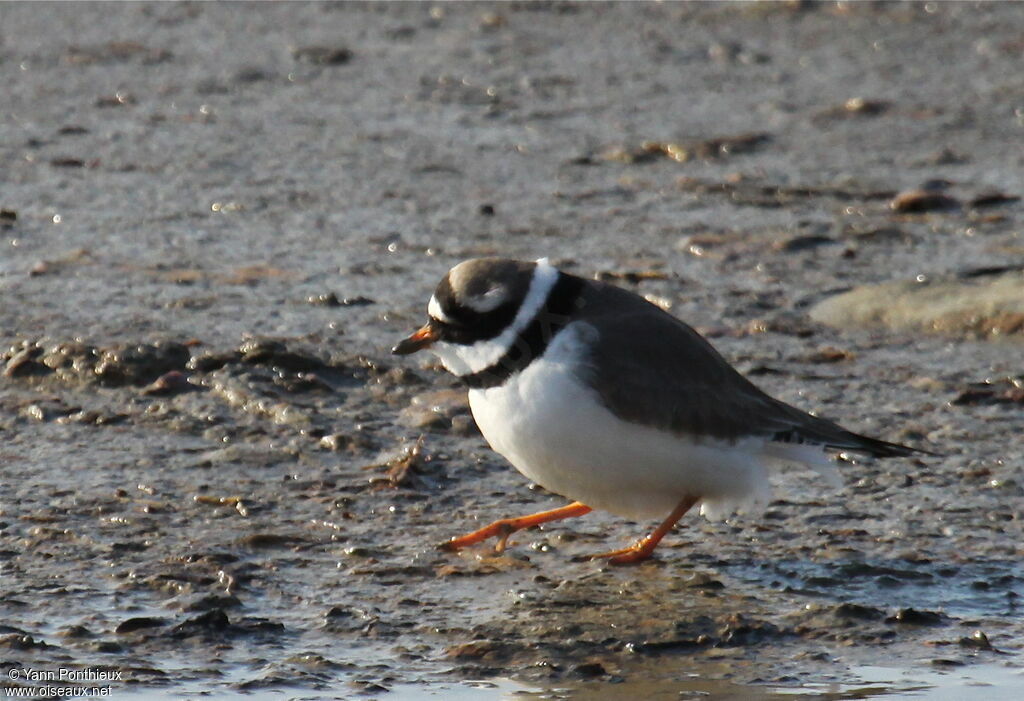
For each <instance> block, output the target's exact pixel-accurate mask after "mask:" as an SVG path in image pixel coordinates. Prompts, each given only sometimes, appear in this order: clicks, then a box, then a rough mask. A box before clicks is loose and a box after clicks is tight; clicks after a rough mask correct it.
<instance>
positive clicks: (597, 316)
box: [576, 285, 918, 456]
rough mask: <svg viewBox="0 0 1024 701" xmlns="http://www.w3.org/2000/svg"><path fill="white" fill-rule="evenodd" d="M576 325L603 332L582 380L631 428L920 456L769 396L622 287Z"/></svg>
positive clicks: (588, 308) (600, 295)
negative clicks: (631, 424) (748, 437)
mask: <svg viewBox="0 0 1024 701" xmlns="http://www.w3.org/2000/svg"><path fill="white" fill-rule="evenodd" d="M623 295H628V296H626V297H624V296H623ZM576 318H577V319H578V320H579V321H581V322H584V323H587V324H589V325H590V327H591V328H592V330H593V331H594V332H596V333H595V334H594V335H595V338H594V341H595V342H594V344H593V346H592V349H591V352H590V354H589V356H588V358H587V361H586V362H585V363H584V364H583V365H582V366H581V369H580V373H581V377H582V379H584V380H585V381H587V382H588V383H589V384H590V385H591V386H592V387H593V389H594V390H595V391H596V392H597V394H598V396H599V397H600V399H601V401H602V403H603V404H604V405H605V406H606V407H607V408H608V409H609V410H611V411H612V413H614V414H615V415H616V416H618V417H619V418H621V419H624V420H626V421H630V422H634V423H638V424H643V425H646V426H651V427H654V428H658V429H662V430H666V431H671V432H674V433H679V434H683V435H695V434H698V435H708V436H713V437H715V438H719V439H725V440H735V439H738V438H743V437H746V436H760V437H764V438H767V439H769V440H776V441H782V442H795V443H810V444H818V445H822V446H825V447H830V448H836V449H847V450H854V451H861V452H866V453H870V454H873V455H878V456H894V455H910V454H912V453H914V452H918V451H915V450H914V449H911V448H907V447H905V446H900V445H896V444H893V443H887V442H885V441H879V440H875V439H873V438H868V437H866V436H861V435H858V434H855V433H852V432H850V431H847V430H846V429H844V428H842V427H841V426H839V425H838V424H835V423H833V422H831V421H828V420H826V419H821V418H818V417H815V416H811V415H810V414H808V413H806V412H804V411H801V410H799V409H797V408H796V407H792V406H790V405H788V404H786V403H785V402H782V401H779V400H777V399H774V398H772V397H770V396H768V395H767V394H765V393H764V392H763V391H761V390H760V389H758V388H757V387H756V386H754V385H753V384H752V383H751V382H750V381H749V380H747V379H746V378H745V377H743V376H742V375H741V374H739V372H737V371H736V370H735V369H733V368H732V366H730V365H729V363H727V362H726V361H725V359H724V358H722V356H721V355H719V353H718V351H716V350H715V349H714V348H713V347H712V346H711V344H710V343H708V342H707V341H706V340H705V339H704V338H703V337H702V336H701V335H700V334H698V333H697V332H696V331H694V330H693V329H692V328H691V327H689V326H688V325H686V324H685V323H683V322H682V321H680V320H678V319H676V318H675V317H674V316H672V315H670V314H668V313H666V312H664V311H662V310H661V309H659V308H658V307H655V306H654V305H652V304H649V303H646V302H642V301H641V300H639V299H638V298H636V297H635V296H633V295H631V294H629V293H627V292H625V291H624V290H620V289H619V288H615V287H611V286H605V285H601V286H599V287H596V288H594V289H593V291H592V292H591V293H590V294H589V295H587V296H586V297H585V298H584V299H583V308H582V309H581V311H580V313H579V314H577V315H576Z"/></svg>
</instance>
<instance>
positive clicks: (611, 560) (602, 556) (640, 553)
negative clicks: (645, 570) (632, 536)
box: [587, 541, 654, 565]
mask: <svg viewBox="0 0 1024 701" xmlns="http://www.w3.org/2000/svg"><path fill="white" fill-rule="evenodd" d="M653 555H654V545H651V544H650V543H647V542H645V541H640V542H639V543H637V544H636V545H630V546H629V547H628V548H622V549H621V550H612V551H611V552H606V553H598V554H597V555H590V556H589V557H588V558H587V559H589V560H607V561H608V564H609V565H635V564H637V563H638V562H643V561H644V560H649V559H651V557H652V556H653Z"/></svg>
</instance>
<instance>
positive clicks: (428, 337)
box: [391, 323, 437, 355]
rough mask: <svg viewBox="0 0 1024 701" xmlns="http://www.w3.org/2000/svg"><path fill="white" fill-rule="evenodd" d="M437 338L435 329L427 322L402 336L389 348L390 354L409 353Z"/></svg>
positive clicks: (430, 343) (426, 345)
mask: <svg viewBox="0 0 1024 701" xmlns="http://www.w3.org/2000/svg"><path fill="white" fill-rule="evenodd" d="M436 340H437V331H436V330H435V329H434V328H433V327H432V326H431V325H430V324H429V323H427V324H426V325H424V326H423V328H421V329H420V330H419V331H417V332H416V333H414V334H413V335H412V336H409V337H408V338H403V339H402V340H401V341H399V342H398V344H397V345H396V346H395V347H394V348H392V349H391V353H392V355H409V354H410V353H415V352H416V351H421V350H423V349H424V348H426V347H428V346H430V345H432V344H433V343H434V341H436Z"/></svg>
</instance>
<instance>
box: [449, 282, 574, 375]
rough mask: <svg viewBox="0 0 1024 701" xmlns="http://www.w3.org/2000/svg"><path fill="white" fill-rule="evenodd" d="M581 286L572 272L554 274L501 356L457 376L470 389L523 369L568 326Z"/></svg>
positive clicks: (540, 354)
mask: <svg viewBox="0 0 1024 701" xmlns="http://www.w3.org/2000/svg"><path fill="white" fill-rule="evenodd" d="M582 289H583V280H581V279H580V278H578V277H575V276H573V275H566V274H565V273H562V272H560V273H558V280H556V281H555V284H554V285H553V286H552V288H551V292H549V293H548V298H547V300H545V302H544V305H543V306H542V307H541V308H540V309H539V310H538V311H537V314H536V315H535V316H534V317H533V320H532V321H531V322H530V324H529V325H528V326H527V327H526V328H525V329H523V330H522V331H520V332H519V335H518V336H516V338H515V340H514V341H513V342H512V345H511V346H509V349H508V350H507V351H505V355H503V356H501V358H499V359H498V362H496V363H494V364H493V365H490V366H488V367H486V368H484V369H483V370H480V371H479V372H474V373H472V374H470V375H462V376H461V377H460V378H459V379H460V380H462V382H463V383H464V384H465V385H466V386H467V387H469V388H470V389H489V388H491V387H498V386H500V385H503V384H505V381H506V380H507V379H508V378H510V377H512V375H514V374H516V373H517V372H519V371H520V370H523V369H524V368H525V367H526V366H527V365H529V364H530V362H531V361H532V360H534V359H535V358H539V357H540V356H542V355H544V351H545V350H547V347H548V344H549V343H551V339H552V338H554V337H555V334H556V333H558V332H559V331H561V330H562V329H564V328H565V327H566V325H568V323H569V321H570V315H571V314H572V312H573V310H574V309H575V308H576V305H577V302H578V300H579V297H580V292H581V291H582Z"/></svg>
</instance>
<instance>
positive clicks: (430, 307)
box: [427, 295, 452, 324]
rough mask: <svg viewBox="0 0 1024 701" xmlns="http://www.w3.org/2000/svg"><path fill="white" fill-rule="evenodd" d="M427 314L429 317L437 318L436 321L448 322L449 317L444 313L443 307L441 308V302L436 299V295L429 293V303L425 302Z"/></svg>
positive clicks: (449, 321) (449, 320)
mask: <svg viewBox="0 0 1024 701" xmlns="http://www.w3.org/2000/svg"><path fill="white" fill-rule="evenodd" d="M427 316H429V317H430V318H431V319H437V320H438V321H441V322H444V323H445V324H450V323H451V321H452V320H451V319H450V318H449V317H448V315H447V314H445V313H444V309H441V303H440V302H438V301H437V297H435V296H434V295H430V303H429V304H427Z"/></svg>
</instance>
